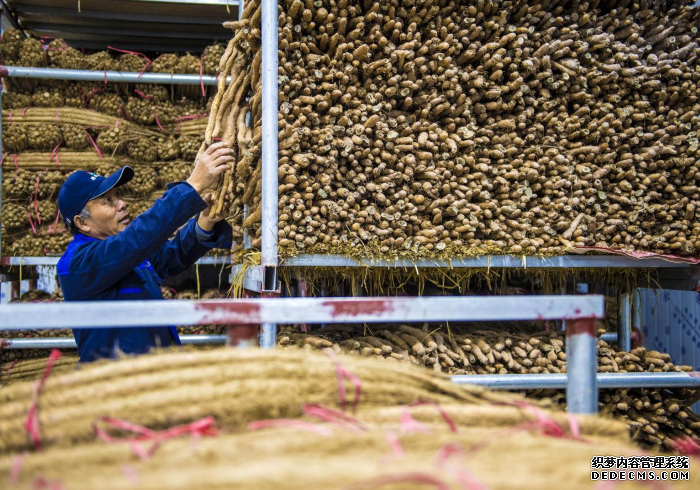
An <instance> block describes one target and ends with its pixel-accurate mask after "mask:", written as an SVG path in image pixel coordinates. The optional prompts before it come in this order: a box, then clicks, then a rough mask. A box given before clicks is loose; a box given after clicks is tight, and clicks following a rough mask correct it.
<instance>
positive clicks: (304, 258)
mask: <svg viewBox="0 0 700 490" xmlns="http://www.w3.org/2000/svg"><path fill="white" fill-rule="evenodd" d="M691 265H692V264H689V263H678V262H668V261H666V260H662V259H635V258H631V257H624V256H621V255H620V256H618V255H560V256H556V257H525V256H522V257H516V256H512V255H489V256H481V257H474V258H464V259H451V260H432V259H431V260H409V259H396V260H371V259H362V260H356V259H353V258H351V257H345V256H341V255H298V256H296V257H289V258H287V259H284V261H283V262H282V263H281V264H280V266H282V267H284V266H287V267H404V268H407V269H412V268H414V267H420V268H425V267H441V268H452V267H484V268H489V267H494V268H497V267H507V268H521V269H524V268H578V267H602V268H628V267H638V268H651V269H654V268H673V267H690V266H691Z"/></svg>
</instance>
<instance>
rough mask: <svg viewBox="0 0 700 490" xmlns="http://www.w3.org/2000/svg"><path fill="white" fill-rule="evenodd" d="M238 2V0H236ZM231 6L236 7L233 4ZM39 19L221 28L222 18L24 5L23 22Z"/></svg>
mask: <svg viewBox="0 0 700 490" xmlns="http://www.w3.org/2000/svg"><path fill="white" fill-rule="evenodd" d="M234 1H236V0H234ZM231 5H235V3H232V4H231ZM32 18H39V19H42V20H45V21H46V22H51V21H52V19H56V18H58V19H60V20H61V22H67V21H71V22H76V23H79V22H82V23H85V22H86V21H88V22H89V23H90V24H92V22H91V21H92V20H106V21H115V20H124V21H129V22H130V23H131V25H132V26H133V25H139V24H142V23H144V22H146V23H164V24H201V25H216V26H217V27H218V26H221V16H217V17H214V16H208V17H203V16H193V15H155V14H144V13H133V12H130V11H126V12H108V11H98V10H83V11H82V12H80V15H75V8H60V7H44V6H41V5H23V6H22V20H23V21H25V20H27V19H32Z"/></svg>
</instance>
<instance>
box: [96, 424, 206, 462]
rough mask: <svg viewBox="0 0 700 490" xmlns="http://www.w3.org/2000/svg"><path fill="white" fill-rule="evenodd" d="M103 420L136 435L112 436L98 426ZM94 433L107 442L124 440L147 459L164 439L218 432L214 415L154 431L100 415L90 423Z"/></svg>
mask: <svg viewBox="0 0 700 490" xmlns="http://www.w3.org/2000/svg"><path fill="white" fill-rule="evenodd" d="M99 422H104V423H105V424H107V425H108V426H111V427H115V428H117V429H122V430H126V431H129V432H133V433H135V434H137V435H136V437H112V436H110V435H109V434H108V433H107V431H106V430H104V429H102V428H100V427H99V425H98V423H99ZM92 428H93V430H94V432H95V435H96V436H97V437H98V438H100V439H102V440H103V441H104V442H106V443H108V444H115V443H122V442H125V443H127V444H129V445H130V446H131V449H133V451H134V453H136V455H137V456H138V457H139V458H141V459H148V458H150V457H151V456H153V454H154V453H155V452H156V450H157V449H158V447H159V446H160V445H161V444H162V443H163V442H164V441H166V440H168V439H172V438H174V437H178V436H181V435H185V434H190V435H192V436H193V437H213V436H216V435H217V434H218V433H219V430H218V429H217V427H216V422H215V420H214V417H212V416H209V417H205V418H203V419H200V420H197V421H195V422H192V423H190V424H186V425H176V426H175V427H171V428H170V429H166V430H163V431H156V430H152V429H149V428H147V427H144V426H142V425H138V424H133V423H131V422H128V421H126V420H122V419H118V418H114V417H100V418H98V419H97V420H96V421H95V422H94V423H93V425H92ZM147 441H151V442H152V444H151V445H150V447H148V448H145V447H143V446H142V445H141V443H143V442H147Z"/></svg>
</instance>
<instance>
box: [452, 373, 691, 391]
mask: <svg viewBox="0 0 700 490" xmlns="http://www.w3.org/2000/svg"><path fill="white" fill-rule="evenodd" d="M450 378H451V379H452V381H453V382H454V383H457V384H473V385H479V386H484V387H487V388H491V389H494V390H550V389H551V390H563V389H565V388H566V374H470V375H460V376H450ZM597 380H598V388H599V389H606V388H608V389H609V388H698V387H700V372H692V373H685V372H684V373H598V375H597Z"/></svg>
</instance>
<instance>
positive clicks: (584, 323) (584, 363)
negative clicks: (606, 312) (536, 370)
mask: <svg viewBox="0 0 700 490" xmlns="http://www.w3.org/2000/svg"><path fill="white" fill-rule="evenodd" d="M597 369H598V355H597V352H596V338H595V320H594V319H592V318H590V319H588V318H586V319H583V320H568V321H567V322H566V404H567V411H568V412H569V413H580V414H595V413H598V382H597V379H596V371H597Z"/></svg>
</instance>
